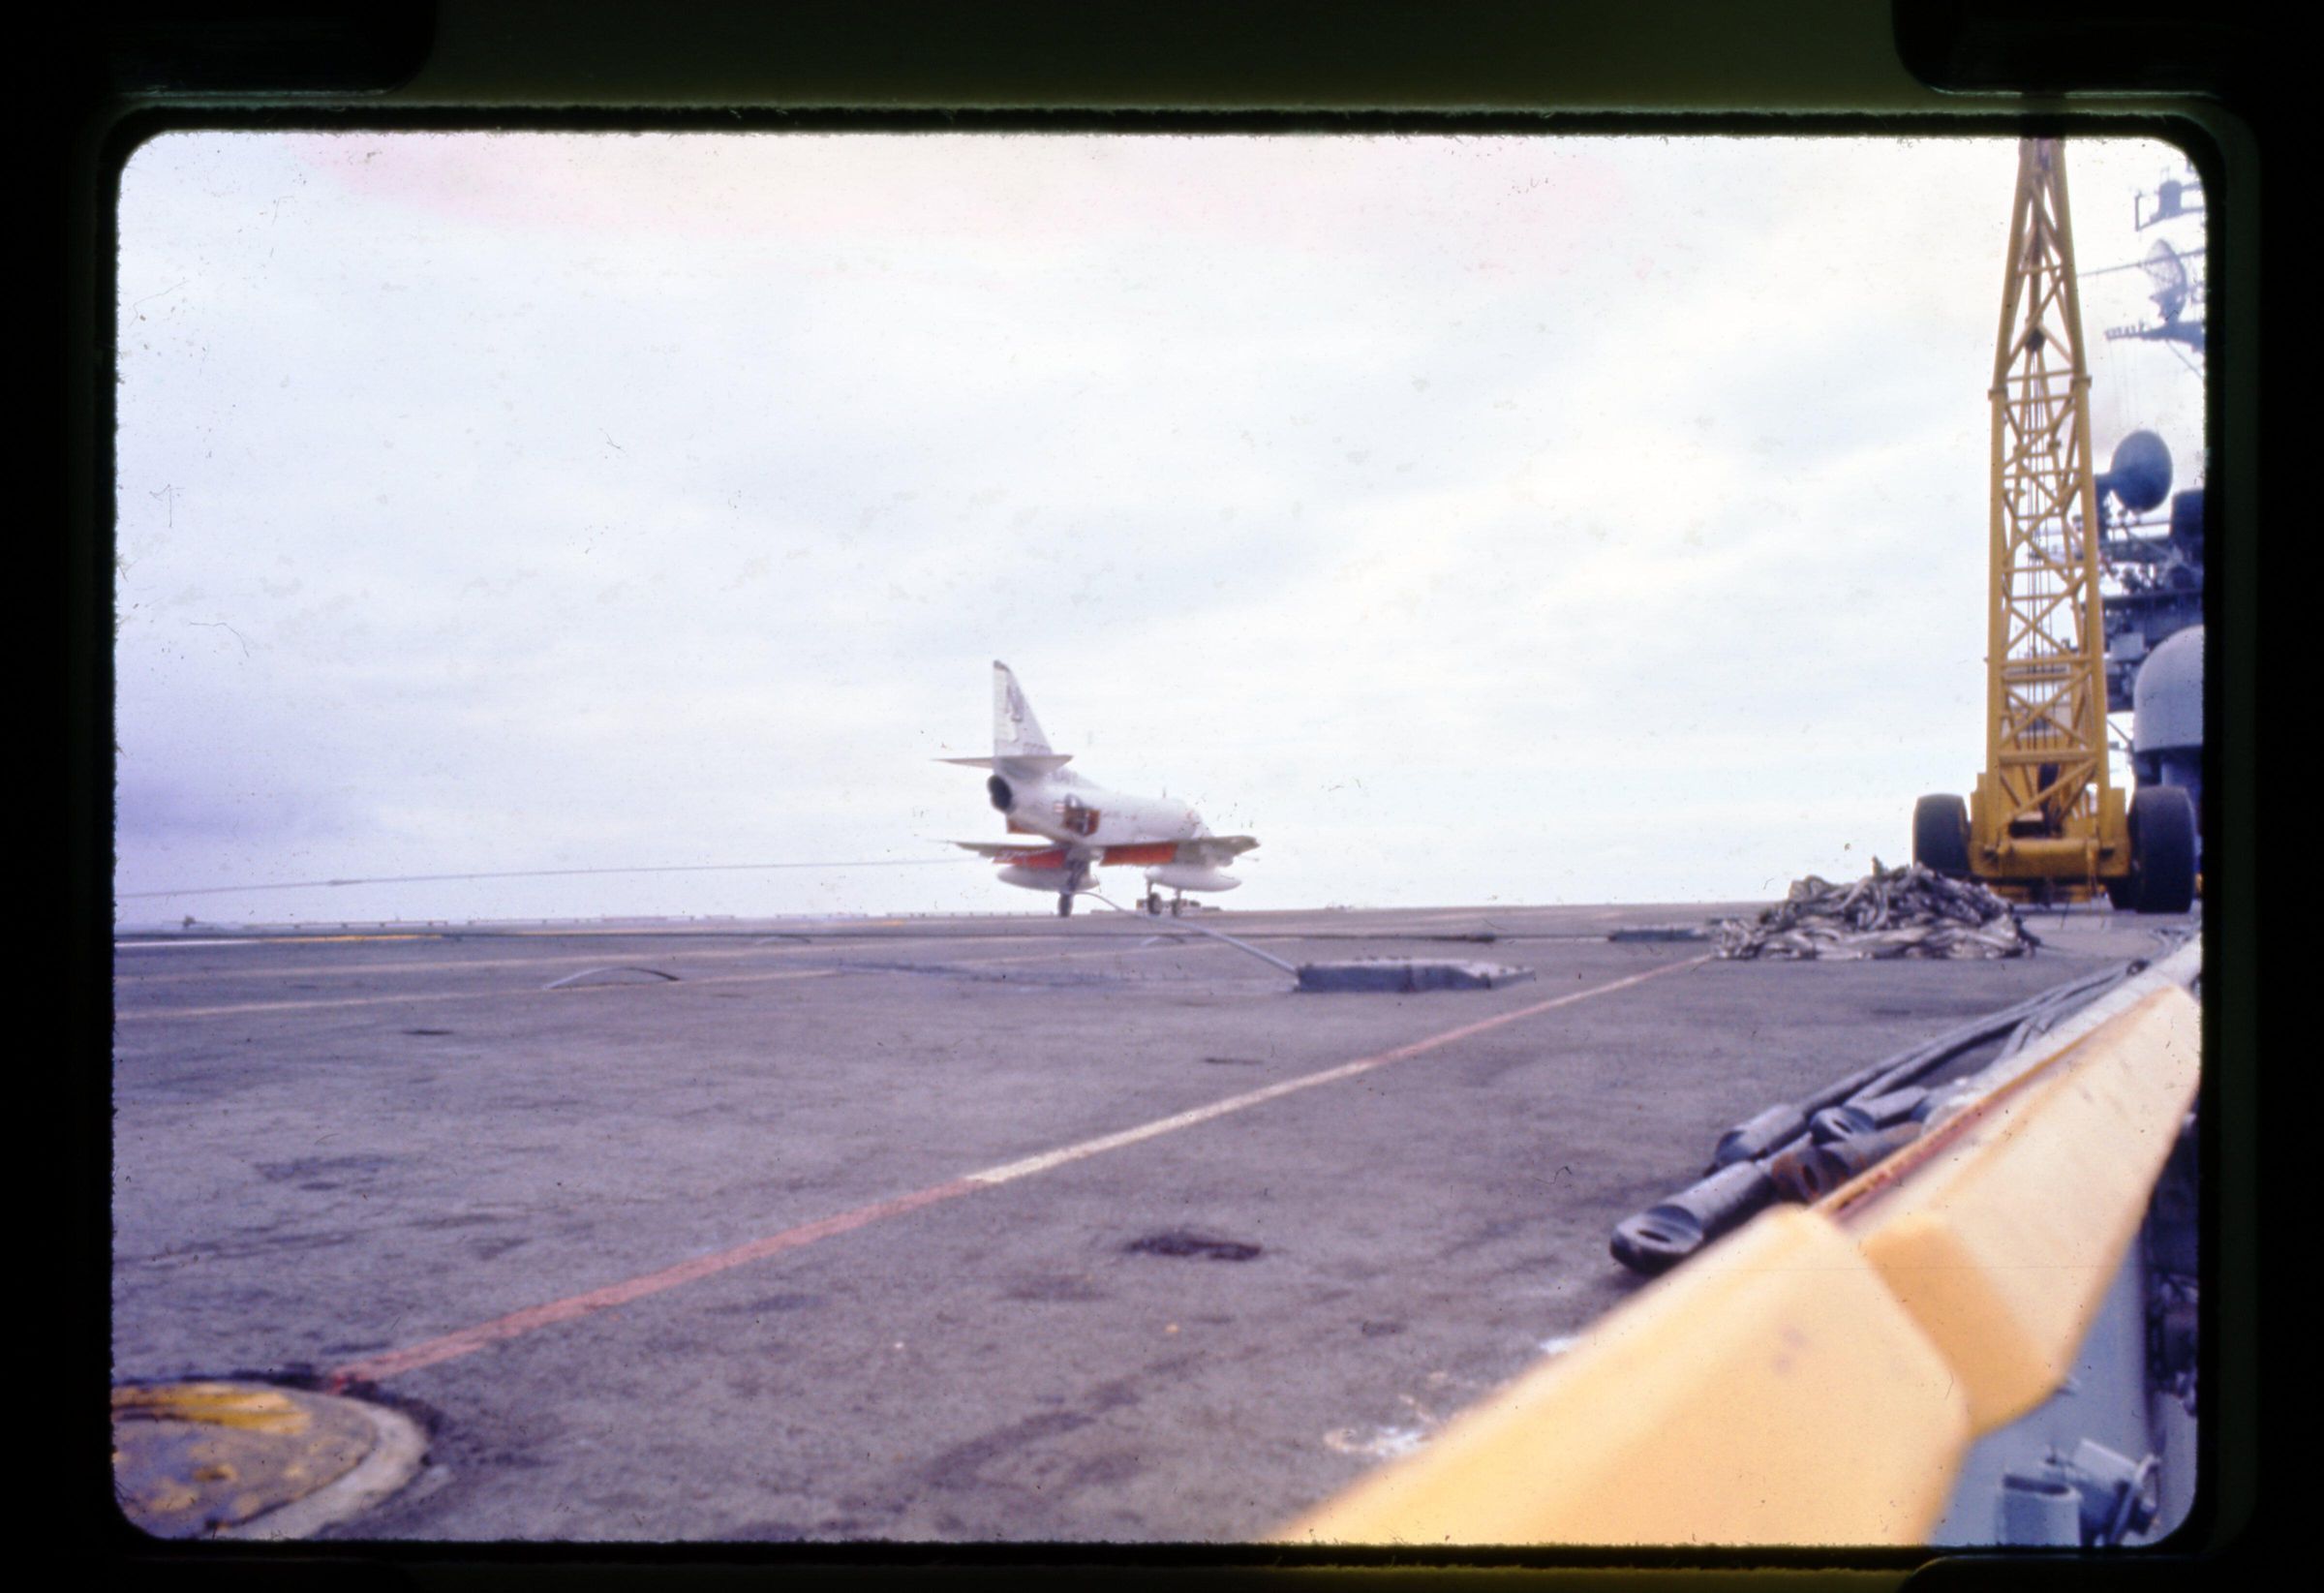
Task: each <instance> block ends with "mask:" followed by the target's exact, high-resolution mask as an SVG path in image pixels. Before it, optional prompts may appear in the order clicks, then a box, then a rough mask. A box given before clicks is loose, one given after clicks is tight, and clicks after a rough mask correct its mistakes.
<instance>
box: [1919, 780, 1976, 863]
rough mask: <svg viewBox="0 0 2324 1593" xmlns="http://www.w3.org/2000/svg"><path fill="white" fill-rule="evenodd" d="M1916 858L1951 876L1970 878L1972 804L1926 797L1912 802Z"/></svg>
mask: <svg viewBox="0 0 2324 1593" xmlns="http://www.w3.org/2000/svg"><path fill="white" fill-rule="evenodd" d="M1912 861H1913V862H1915V863H1917V864H1919V865H1920V866H1921V867H1922V868H1924V869H1927V870H1928V871H1929V872H1931V873H1940V874H1942V875H1944V877H1945V878H1947V879H1967V878H1968V877H1969V804H1968V803H1966V802H1963V801H1962V800H1961V799H1960V798H1959V797H1957V796H1924V797H1922V798H1921V799H1920V800H1919V801H1918V802H1916V803H1914V804H1913V805H1912Z"/></svg>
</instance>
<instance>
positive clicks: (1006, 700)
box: [993, 659, 1064, 763]
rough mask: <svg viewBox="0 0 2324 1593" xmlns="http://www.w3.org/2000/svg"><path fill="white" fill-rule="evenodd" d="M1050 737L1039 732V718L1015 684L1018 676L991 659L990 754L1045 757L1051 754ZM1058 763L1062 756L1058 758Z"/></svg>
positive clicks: (1004, 665)
mask: <svg viewBox="0 0 2324 1593" xmlns="http://www.w3.org/2000/svg"><path fill="white" fill-rule="evenodd" d="M1051 755H1052V754H1051V752H1050V750H1049V738H1048V737H1047V736H1045V735H1043V734H1042V733H1041V721H1040V720H1037V719H1035V718H1033V705H1032V704H1031V703H1029V702H1026V701H1025V700H1024V691H1023V690H1022V689H1020V688H1019V687H1018V685H1017V677H1016V676H1015V675H1013V674H1011V673H1010V672H1009V666H1008V665H1007V664H1005V663H1002V662H1001V661H1000V660H999V659H994V660H993V756H994V758H995V759H1000V758H1046V757H1049V756H1051ZM1058 761H1059V762H1060V763H1062V762H1063V761H1064V760H1063V759H1059V760H1058Z"/></svg>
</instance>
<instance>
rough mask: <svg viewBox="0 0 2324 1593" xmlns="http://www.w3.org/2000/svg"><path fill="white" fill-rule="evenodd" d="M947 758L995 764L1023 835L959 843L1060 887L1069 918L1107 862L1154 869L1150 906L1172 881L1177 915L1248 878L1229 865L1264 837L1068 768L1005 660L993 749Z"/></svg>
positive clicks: (1005, 871) (997, 794)
mask: <svg viewBox="0 0 2324 1593" xmlns="http://www.w3.org/2000/svg"><path fill="white" fill-rule="evenodd" d="M938 761H939V762H943V763H958V764H962V765H963V766H965V767H967V768H970V769H990V770H991V771H992V772H993V773H992V777H991V778H990V779H988V780H987V781H985V789H986V791H987V792H989V793H990V794H991V795H992V798H993V806H994V807H995V808H997V809H999V810H1000V812H1001V814H1002V816H1003V817H1005V818H1007V820H1008V821H1009V832H1010V834H1011V835H1012V836H1013V837H1016V838H1019V839H1013V840H1009V841H956V842H953V844H954V845H956V846H964V847H966V848H967V849H968V850H970V851H972V852H977V853H980V854H981V855H983V856H985V857H989V858H992V859H993V860H994V861H995V862H998V863H1000V864H1001V865H1002V868H1001V871H1000V878H1001V879H1002V880H1003V881H1004V882H1005V883H1007V884H1011V885H1021V886H1023V887H1024V889H1026V890H1028V891H1054V892H1055V893H1056V898H1057V916H1058V917H1060V918H1062V917H1064V916H1066V915H1067V914H1069V913H1071V912H1072V911H1073V899H1074V896H1075V895H1076V893H1078V892H1081V891H1086V890H1088V889H1090V888H1091V887H1092V886H1093V885H1094V884H1095V881H1094V880H1093V879H1092V878H1091V877H1090V876H1091V875H1092V874H1093V873H1095V872H1096V871H1097V869H1098V868H1099V867H1100V866H1101V865H1105V864H1124V863H1126V864H1138V865H1143V866H1144V867H1145V869H1146V879H1147V893H1146V902H1145V906H1146V910H1147V912H1148V913H1160V912H1161V910H1162V889H1161V888H1162V887H1163V886H1165V885H1167V886H1169V887H1170V889H1171V890H1172V891H1173V892H1174V893H1175V894H1174V895H1173V896H1172V898H1171V902H1170V910H1171V915H1172V916H1173V917H1176V916H1177V914H1178V913H1179V912H1180V911H1181V910H1182V908H1183V907H1184V905H1185V893H1186V892H1188V891H1231V890H1233V889H1234V888H1235V887H1236V886H1238V885H1239V884H1241V883H1242V881H1241V880H1239V879H1238V878H1236V877H1235V876H1234V875H1233V874H1231V873H1227V872H1226V870H1225V869H1224V868H1223V867H1222V865H1224V864H1228V863H1232V862H1234V861H1235V859H1236V858H1237V857H1238V856H1239V855H1240V854H1242V853H1244V852H1247V851H1249V850H1250V849H1251V848H1252V847H1254V846H1256V845H1258V844H1259V842H1256V841H1254V840H1252V839H1251V838H1250V837H1249V836H1247V835H1227V836H1214V835H1212V834H1211V833H1210V831H1209V828H1208V826H1207V825H1205V824H1204V823H1203V820H1202V817H1201V815H1200V814H1198V813H1196V812H1195V811H1194V810H1193V809H1192V808H1189V807H1188V806H1186V804H1184V803H1183V802H1173V801H1171V800H1170V799H1169V798H1168V797H1134V796H1123V795H1121V794H1120V793H1118V792H1115V791H1107V790H1101V789H1099V788H1098V787H1097V786H1095V785H1092V784H1090V783H1089V782H1088V781H1086V780H1084V779H1083V778H1082V777H1081V776H1080V775H1077V774H1074V773H1072V772H1071V771H1069V770H1068V769H1067V768H1066V767H1065V765H1066V764H1068V763H1070V762H1072V761H1073V754H1072V753H1070V752H1053V751H1050V750H1049V738H1048V737H1046V736H1044V735H1043V734H1042V733H1041V721H1040V720H1036V719H1034V718H1033V710H1032V706H1031V704H1029V703H1027V702H1026V701H1025V700H1024V692H1023V691H1021V690H1019V689H1018V688H1017V677H1016V676H1015V675H1012V674H1011V673H1009V666H1008V665H1007V664H1005V663H1002V662H1001V661H1000V660H999V659H994V660H993V755H992V756H991V757H989V758H942V759H939V760H938Z"/></svg>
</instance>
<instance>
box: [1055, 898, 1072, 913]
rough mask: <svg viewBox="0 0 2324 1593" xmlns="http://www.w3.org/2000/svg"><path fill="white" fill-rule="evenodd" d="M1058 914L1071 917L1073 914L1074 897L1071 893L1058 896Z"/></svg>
mask: <svg viewBox="0 0 2324 1593" xmlns="http://www.w3.org/2000/svg"><path fill="white" fill-rule="evenodd" d="M1057 916H1058V917H1059V918H1071V917H1072V916H1073V898H1072V897H1071V896H1070V895H1067V896H1060V897H1058V898H1057Z"/></svg>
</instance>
